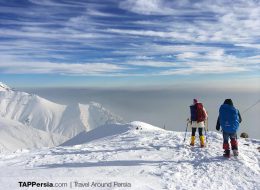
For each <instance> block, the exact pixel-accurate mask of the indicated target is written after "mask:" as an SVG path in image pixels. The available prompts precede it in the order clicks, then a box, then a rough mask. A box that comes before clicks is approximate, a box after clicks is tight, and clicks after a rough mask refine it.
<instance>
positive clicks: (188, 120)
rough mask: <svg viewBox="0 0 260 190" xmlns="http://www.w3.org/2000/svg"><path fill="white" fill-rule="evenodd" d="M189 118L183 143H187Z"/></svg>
mask: <svg viewBox="0 0 260 190" xmlns="http://www.w3.org/2000/svg"><path fill="white" fill-rule="evenodd" d="M189 122H190V121H189V120H187V126H186V130H185V136H184V139H183V143H185V141H186V135H187V130H188V126H189Z"/></svg>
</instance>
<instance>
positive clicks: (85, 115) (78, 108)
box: [0, 90, 122, 138]
mask: <svg viewBox="0 0 260 190" xmlns="http://www.w3.org/2000/svg"><path fill="white" fill-rule="evenodd" d="M0 116H2V117H3V118H6V119H9V120H14V121H18V122H20V123H22V124H23V125H27V126H30V127H33V128H35V129H39V130H42V131H45V132H48V133H54V134H56V135H60V136H65V137H68V138H71V137H74V136H75V135H77V134H79V133H80V132H82V131H85V130H87V131H89V130H92V129H94V128H96V127H99V126H100V125H104V124H108V123H117V122H119V121H122V119H121V118H120V117H118V116H116V115H114V114H112V113H110V112H109V111H108V110H106V109H105V108H103V107H102V106H101V105H99V104H97V103H94V102H90V103H89V104H88V105H83V104H75V105H60V104H56V103H54V102H51V101H49V100H46V99H44V98H41V97H39V96H37V95H33V94H28V93H25V92H19V91H12V90H11V91H1V92H0Z"/></svg>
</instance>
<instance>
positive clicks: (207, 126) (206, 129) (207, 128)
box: [204, 118, 209, 144]
mask: <svg viewBox="0 0 260 190" xmlns="http://www.w3.org/2000/svg"><path fill="white" fill-rule="evenodd" d="M204 130H205V137H206V143H207V144H208V135H207V131H209V123H208V118H207V120H206V127H205V128H204Z"/></svg>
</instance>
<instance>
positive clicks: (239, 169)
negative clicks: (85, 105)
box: [0, 122, 260, 190]
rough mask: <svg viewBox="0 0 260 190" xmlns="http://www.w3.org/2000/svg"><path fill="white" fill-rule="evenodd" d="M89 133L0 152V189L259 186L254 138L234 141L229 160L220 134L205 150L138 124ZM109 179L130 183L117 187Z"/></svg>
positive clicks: (177, 134) (143, 189)
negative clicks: (30, 185) (27, 185)
mask: <svg viewBox="0 0 260 190" xmlns="http://www.w3.org/2000/svg"><path fill="white" fill-rule="evenodd" d="M137 128H138V129H137ZM89 134H91V135H89ZM89 134H88V133H82V136H78V137H77V138H76V137H75V138H74V140H73V141H68V142H67V143H68V144H67V145H69V144H71V145H73V144H78V143H82V144H78V145H74V146H60V147H56V148H48V149H41V150H34V151H27V152H17V153H14V154H1V155H0V167H1V170H0V184H1V186H0V189H20V187H19V186H18V184H17V182H18V181H35V182H52V183H62V182H63V183H64V182H66V183H68V188H65V187H63V188H62V189H71V188H70V185H72V187H73V189H79V187H75V185H76V182H77V183H86V185H87V183H88V182H89V185H92V182H96V183H98V182H100V183H103V186H104V187H102V188H101V187H93V186H92V187H88V188H87V187H85V188H84V189H99V190H100V189H139V190H148V189H149V190H151V189H154V190H161V189H169V190H175V189H189V190H192V189H214V190H216V189H245V190H248V189H259V188H260V168H259V163H260V156H259V152H258V150H257V147H259V146H260V141H259V140H251V139H249V140H244V139H239V151H240V156H239V157H238V159H235V158H231V159H229V160H228V159H226V158H223V157H222V136H221V134H219V133H215V132H210V133H209V138H208V141H209V144H208V146H207V147H206V148H204V149H201V148H198V147H194V148H190V147H189V146H188V145H187V144H188V142H186V144H183V138H184V133H183V132H172V131H165V130H162V129H160V128H157V127H153V126H151V125H149V124H145V123H142V122H132V123H129V124H125V125H122V124H121V125H108V126H107V128H105V126H104V127H101V128H97V129H94V130H93V131H91V132H90V133H89ZM10 179H11V180H10ZM7 181H8V182H7ZM114 182H118V183H125V185H126V186H129V184H130V185H131V187H128V188H122V187H121V188H118V187H117V186H114ZM111 184H112V186H110V185H111ZM93 185H94V184H93ZM37 189H46V188H37ZM51 189H60V188H51ZM81 189H82V187H81Z"/></svg>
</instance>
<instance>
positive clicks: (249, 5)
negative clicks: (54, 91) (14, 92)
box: [0, 0, 260, 88]
mask: <svg viewBox="0 0 260 190" xmlns="http://www.w3.org/2000/svg"><path fill="white" fill-rule="evenodd" d="M259 7H260V1H259V0H236V1H230V0H214V1H213V0H204V1H203V0H202V1H192V0H181V1H172V0H77V1H74V0H12V1H10V0H0V80H1V81H3V82H6V83H8V84H10V85H13V86H131V85H134V86H135V85H172V84H175V85H180V84H184V85H185V84H191V85H193V84H194V85H196V83H200V84H201V83H203V85H205V86H207V85H208V86H211V85H212V84H218V85H219V86H221V85H225V86H234V84H235V85H238V86H239V85H242V86H243V85H244V86H250V85H251V86H252V87H256V88H259V85H260V78H259V70H260V32H259V31H260V22H259V18H260V8H259ZM209 83H210V84H209Z"/></svg>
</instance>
